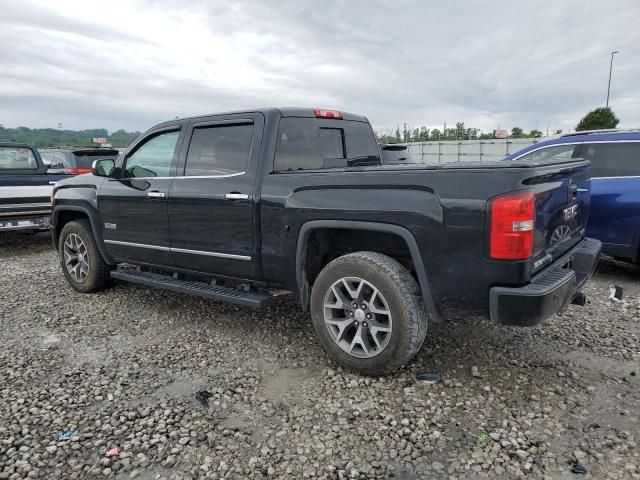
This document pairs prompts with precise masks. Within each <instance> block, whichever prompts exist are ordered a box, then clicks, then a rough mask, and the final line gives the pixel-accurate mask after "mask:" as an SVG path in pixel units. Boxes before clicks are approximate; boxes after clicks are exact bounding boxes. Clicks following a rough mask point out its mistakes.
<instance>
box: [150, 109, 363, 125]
mask: <svg viewBox="0 0 640 480" xmlns="http://www.w3.org/2000/svg"><path fill="white" fill-rule="evenodd" d="M315 111H316V109H315V108H311V107H263V108H253V109H246V110H232V111H228V112H214V113H203V114H200V115H192V116H189V117H181V118H175V119H173V120H168V121H166V122H161V123H159V124H157V125H155V126H160V125H164V124H171V123H174V122H175V121H176V120H190V119H193V118H201V117H208V116H213V115H236V114H242V113H262V114H263V115H264V116H265V117H266V116H268V115H270V114H274V113H275V114H277V115H278V116H280V117H302V118H315V116H316V113H315ZM338 111H339V112H340V113H341V114H342V117H343V119H344V120H354V121H358V122H369V120H368V119H367V117H365V116H364V115H358V114H355V113H349V112H344V111H342V110H338Z"/></svg>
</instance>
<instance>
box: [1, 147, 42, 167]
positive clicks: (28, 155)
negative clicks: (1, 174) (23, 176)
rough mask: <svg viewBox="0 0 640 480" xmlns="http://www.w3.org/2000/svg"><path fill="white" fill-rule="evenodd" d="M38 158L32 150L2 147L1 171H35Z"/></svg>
mask: <svg viewBox="0 0 640 480" xmlns="http://www.w3.org/2000/svg"><path fill="white" fill-rule="evenodd" d="M37 168H38V162H37V161H36V157H35V156H34V155H33V152H32V151H31V149H30V148H24V147H0V170H35V169H37Z"/></svg>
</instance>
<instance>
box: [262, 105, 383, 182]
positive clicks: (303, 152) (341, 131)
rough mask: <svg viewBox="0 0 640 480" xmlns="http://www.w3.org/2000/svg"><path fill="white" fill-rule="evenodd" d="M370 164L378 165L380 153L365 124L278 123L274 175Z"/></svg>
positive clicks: (300, 120) (289, 120)
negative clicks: (276, 173)
mask: <svg viewBox="0 0 640 480" xmlns="http://www.w3.org/2000/svg"><path fill="white" fill-rule="evenodd" d="M372 164H373V165H379V164H380V153H379V151H378V145H377V143H376V139H375V136H374V134H373V130H372V129H371V126H370V125H369V124H368V123H365V122H356V121H347V120H344V121H342V120H324V119H316V118H296V117H290V118H283V119H281V120H280V125H279V127H278V141H277V144H276V157H275V161H274V170H275V171H288V170H317V169H323V168H336V167H338V168H341V167H348V166H360V165H372Z"/></svg>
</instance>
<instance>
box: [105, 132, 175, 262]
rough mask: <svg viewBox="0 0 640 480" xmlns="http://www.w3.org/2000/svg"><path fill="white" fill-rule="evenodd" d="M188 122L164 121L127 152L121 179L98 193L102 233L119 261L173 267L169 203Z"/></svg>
mask: <svg viewBox="0 0 640 480" xmlns="http://www.w3.org/2000/svg"><path fill="white" fill-rule="evenodd" d="M183 130H184V128H183V123H182V122H176V124H173V125H170V126H166V125H165V126H163V127H162V128H160V129H158V130H154V131H152V132H150V133H149V134H147V135H146V136H145V137H144V138H142V139H141V140H140V141H139V142H137V143H136V144H135V145H133V146H132V148H131V149H130V150H129V151H128V152H127V153H126V154H125V156H124V159H123V163H122V165H120V166H119V167H120V168H119V169H118V176H117V178H107V179H106V180H105V181H104V182H103V183H102V186H101V187H100V191H99V192H98V208H99V211H100V215H101V218H102V222H103V224H102V227H103V238H104V242H105V245H106V248H107V250H108V251H109V253H110V254H111V255H112V256H113V257H115V258H117V259H120V260H129V261H132V262H139V263H147V264H153V265H160V266H171V265H172V264H173V259H172V256H171V251H170V244H169V220H168V216H167V204H168V203H167V202H168V200H169V198H168V197H169V190H170V188H171V184H172V183H173V179H174V177H175V168H176V167H175V165H176V163H177V159H178V154H179V150H180V148H179V147H180V145H181V142H182V139H183Z"/></svg>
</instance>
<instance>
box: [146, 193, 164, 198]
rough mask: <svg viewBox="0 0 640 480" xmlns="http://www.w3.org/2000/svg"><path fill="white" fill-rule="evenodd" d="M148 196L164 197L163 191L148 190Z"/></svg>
mask: <svg viewBox="0 0 640 480" xmlns="http://www.w3.org/2000/svg"><path fill="white" fill-rule="evenodd" d="M147 198H164V193H163V192H147Z"/></svg>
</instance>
